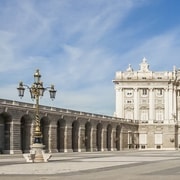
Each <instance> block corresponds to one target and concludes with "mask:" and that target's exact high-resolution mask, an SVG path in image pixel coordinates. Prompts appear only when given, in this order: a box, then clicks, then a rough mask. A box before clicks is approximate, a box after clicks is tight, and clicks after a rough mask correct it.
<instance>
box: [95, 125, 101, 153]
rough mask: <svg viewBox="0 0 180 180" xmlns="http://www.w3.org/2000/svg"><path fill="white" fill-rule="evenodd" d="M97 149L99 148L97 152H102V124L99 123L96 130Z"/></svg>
mask: <svg viewBox="0 0 180 180" xmlns="http://www.w3.org/2000/svg"><path fill="white" fill-rule="evenodd" d="M96 132H97V133H96V147H97V151H101V149H102V145H101V142H102V124H101V123H98V124H97V128H96Z"/></svg>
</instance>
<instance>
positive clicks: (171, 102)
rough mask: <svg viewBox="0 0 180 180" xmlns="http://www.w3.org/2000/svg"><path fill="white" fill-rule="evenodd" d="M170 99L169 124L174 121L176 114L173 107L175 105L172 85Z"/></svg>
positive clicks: (169, 93)
mask: <svg viewBox="0 0 180 180" xmlns="http://www.w3.org/2000/svg"><path fill="white" fill-rule="evenodd" d="M168 97H169V104H168V108H169V115H168V116H169V117H168V120H169V122H170V121H172V120H173V114H174V112H173V106H174V104H173V97H174V96H173V85H172V84H170V86H169V92H168Z"/></svg>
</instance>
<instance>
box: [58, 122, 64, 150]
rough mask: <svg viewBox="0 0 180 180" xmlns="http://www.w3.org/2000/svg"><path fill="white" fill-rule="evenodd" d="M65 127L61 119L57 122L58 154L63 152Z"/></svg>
mask: <svg viewBox="0 0 180 180" xmlns="http://www.w3.org/2000/svg"><path fill="white" fill-rule="evenodd" d="M65 126H66V121H65V120H63V119H61V120H59V121H58V122H57V149H58V151H59V152H64V150H65Z"/></svg>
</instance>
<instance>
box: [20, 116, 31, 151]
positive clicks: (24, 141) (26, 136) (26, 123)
mask: <svg viewBox="0 0 180 180" xmlns="http://www.w3.org/2000/svg"><path fill="white" fill-rule="evenodd" d="M31 144H32V118H31V117H30V116H29V115H24V116H22V118H21V150H22V152H23V153H26V152H29V151H30V146H31Z"/></svg>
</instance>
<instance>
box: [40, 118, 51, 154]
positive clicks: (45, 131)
mask: <svg viewBox="0 0 180 180" xmlns="http://www.w3.org/2000/svg"><path fill="white" fill-rule="evenodd" d="M40 122H41V133H42V143H43V144H44V145H45V150H46V151H49V149H50V145H49V142H50V141H49V128H50V127H49V126H50V121H49V118H48V117H42V118H41V120H40Z"/></svg>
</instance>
